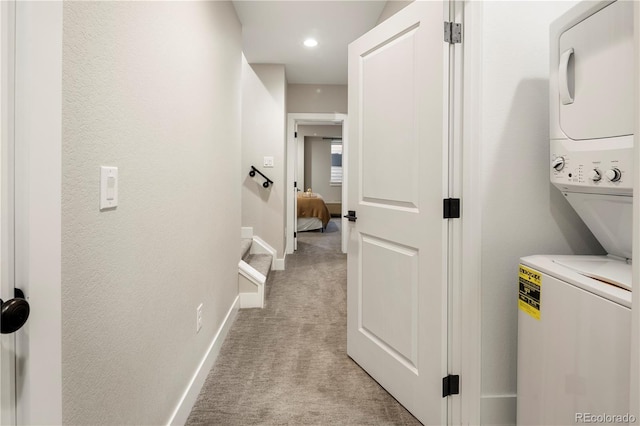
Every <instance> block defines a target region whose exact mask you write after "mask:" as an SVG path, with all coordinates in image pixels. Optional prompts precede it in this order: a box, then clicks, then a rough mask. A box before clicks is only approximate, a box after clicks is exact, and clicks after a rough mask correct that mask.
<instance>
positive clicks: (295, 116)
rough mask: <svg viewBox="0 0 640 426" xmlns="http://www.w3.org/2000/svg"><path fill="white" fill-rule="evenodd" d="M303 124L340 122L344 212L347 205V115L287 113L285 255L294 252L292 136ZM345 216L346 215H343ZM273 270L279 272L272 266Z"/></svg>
mask: <svg viewBox="0 0 640 426" xmlns="http://www.w3.org/2000/svg"><path fill="white" fill-rule="evenodd" d="M299 121H300V122H304V123H305V124H311V123H312V122H314V121H322V122H327V121H341V122H342V209H343V211H344V212H346V206H347V203H348V198H347V196H348V194H347V179H348V172H349V170H348V168H347V167H348V166H347V165H346V161H347V160H348V154H347V152H348V149H349V144H348V140H347V131H348V123H347V114H336V113H298V112H295V113H288V114H287V178H286V181H287V184H286V188H287V189H286V193H287V206H289V207H288V208H287V213H286V220H287V222H286V223H287V225H286V234H287V235H286V249H285V253H286V254H292V253H293V252H294V250H295V243H294V240H293V232H294V231H295V228H296V226H295V222H296V220H295V219H296V216H295V214H294V206H295V199H294V198H293V195H294V189H293V182H294V176H295V161H296V158H297V145H296V138H295V136H294V132H295V129H296V128H297V124H298V122H299ZM344 214H346V213H344ZM343 222H346V219H343ZM342 229H343V230H346V229H347V227H346V226H345V223H343V226H342ZM342 252H343V253H346V252H347V233H345V232H343V233H342ZM281 260H282V269H284V258H283V259H281ZM273 269H275V270H280V269H278V268H276V267H275V266H274V268H273Z"/></svg>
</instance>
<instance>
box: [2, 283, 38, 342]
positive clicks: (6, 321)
mask: <svg viewBox="0 0 640 426" xmlns="http://www.w3.org/2000/svg"><path fill="white" fill-rule="evenodd" d="M15 296H16V297H15V298H14V299H11V300H7V301H6V302H3V301H2V300H0V304H2V307H1V311H0V333H2V334H9V333H14V332H16V331H18V330H19V329H20V328H21V327H22V326H23V325H24V323H26V322H27V319H28V318H29V312H30V311H31V310H30V308H29V302H27V301H26V299H25V298H24V294H23V293H22V291H21V290H20V289H16V294H15Z"/></svg>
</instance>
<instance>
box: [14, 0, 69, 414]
mask: <svg viewBox="0 0 640 426" xmlns="http://www.w3.org/2000/svg"><path fill="white" fill-rule="evenodd" d="M62 15H63V3H62V2H58V1H51V2H23V1H19V2H16V73H15V76H16V89H15V90H16V92H15V93H16V97H15V99H16V102H15V114H16V115H15V141H16V143H15V146H16V150H15V154H16V156H15V158H16V163H15V164H16V170H15V177H16V180H15V191H16V192H15V195H16V197H15V209H16V214H15V229H16V234H15V243H16V244H15V247H16V248H15V253H16V258H15V260H16V261H15V274H16V275H15V277H16V282H17V283H20V286H21V287H22V289H23V290H24V292H25V294H26V296H27V298H28V299H29V304H30V305H31V315H30V318H29V320H28V321H27V323H26V324H25V326H24V327H23V329H21V330H19V331H18V332H16V342H17V343H16V354H17V357H18V358H23V359H26V360H28V361H27V362H26V363H25V365H24V368H23V369H21V371H20V375H21V377H20V380H17V384H18V385H19V389H18V392H17V395H18V406H17V413H16V414H17V423H18V424H62V419H63V418H62V294H61V281H62V271H61V264H62V261H61V259H62V252H61V250H62V245H61V240H62V230H61V222H62V221H61V212H62V207H61V204H62V195H61V192H62V191H61V187H62V171H61V170H62V160H61V157H62V28H63V16H62ZM43 70H46V71H43Z"/></svg>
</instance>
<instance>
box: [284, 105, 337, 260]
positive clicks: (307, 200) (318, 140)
mask: <svg viewBox="0 0 640 426" xmlns="http://www.w3.org/2000/svg"><path fill="white" fill-rule="evenodd" d="M346 118H347V116H346V115H345V114H305V113H291V114H288V126H287V183H288V188H290V189H291V190H290V191H289V192H288V196H287V206H288V207H287V253H288V254H291V253H294V252H295V251H296V250H297V248H298V247H297V245H298V237H300V236H302V235H309V234H310V233H317V234H319V235H318V236H316V237H314V239H319V238H322V236H323V235H324V234H325V233H326V234H327V235H326V239H327V240H329V239H331V240H332V241H338V242H339V244H338V246H337V247H336V251H339V252H342V253H346V235H344V234H343V233H342V229H345V227H344V224H343V223H342V222H343V220H346V219H344V218H343V216H344V215H345V214H346V213H345V212H346V210H347V209H346V206H347V197H346V188H347V186H346V181H347V177H348V173H347V170H346V159H347V155H348V149H347V148H348V146H347V137H346V136H347V120H346ZM329 234H331V235H329Z"/></svg>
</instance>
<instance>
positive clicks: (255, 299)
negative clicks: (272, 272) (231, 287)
mask: <svg viewBox="0 0 640 426" xmlns="http://www.w3.org/2000/svg"><path fill="white" fill-rule="evenodd" d="M238 274H239V275H238V288H239V289H240V288H242V287H243V286H242V285H241V283H242V282H243V281H245V282H247V283H249V284H251V285H253V286H254V287H255V291H241V292H240V309H245V308H263V307H264V286H265V283H266V282H267V277H265V276H264V275H262V273H260V272H259V271H258V270H256V269H255V268H254V267H253V266H251V265H249V264H248V263H247V262H245V261H244V260H241V261H240V262H238Z"/></svg>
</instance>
